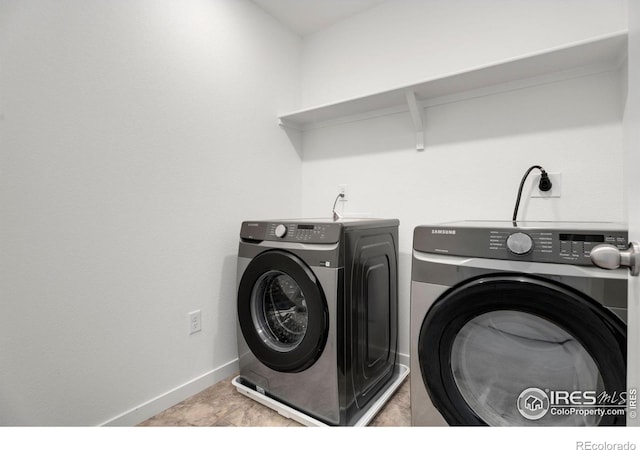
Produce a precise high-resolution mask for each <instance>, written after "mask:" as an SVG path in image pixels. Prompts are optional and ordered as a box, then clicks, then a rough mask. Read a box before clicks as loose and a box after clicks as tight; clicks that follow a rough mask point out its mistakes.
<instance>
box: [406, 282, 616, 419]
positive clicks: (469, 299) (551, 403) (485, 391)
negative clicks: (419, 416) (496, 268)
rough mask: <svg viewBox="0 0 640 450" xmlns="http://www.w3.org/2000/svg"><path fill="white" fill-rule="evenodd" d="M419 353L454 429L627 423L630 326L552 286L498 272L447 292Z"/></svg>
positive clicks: (430, 387)
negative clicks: (456, 427) (628, 329)
mask: <svg viewBox="0 0 640 450" xmlns="http://www.w3.org/2000/svg"><path fill="white" fill-rule="evenodd" d="M418 355H419V364H420V370H421V372H422V378H423V381H424V383H425V386H426V388H427V391H428V392H429V395H430V397H431V399H432V401H433V404H434V406H435V407H436V408H437V409H438V410H439V411H440V413H441V414H442V416H443V417H444V419H445V420H446V421H447V422H448V423H449V424H450V425H490V426H532V425H547V426H549V425H553V426H593V425H624V424H625V408H624V404H625V399H626V372H627V371H626V326H625V325H624V324H623V323H622V321H621V320H620V319H618V318H617V317H616V316H614V315H613V314H612V313H610V312H609V311H607V310H605V309H604V308H603V307H601V306H600V305H598V304H597V303H596V302H595V301H593V300H592V299H590V298H588V297H586V296H584V295H582V294H580V293H579V292H577V291H574V290H573V289H571V288H568V287H564V286H563V285H560V284H558V283H555V282H552V281H550V280H546V279H542V278H537V277H533V276H529V275H521V274H513V275H497V276H486V277H480V278H476V279H472V280H468V281H467V282H464V283H462V284H461V285H458V286H456V287H454V288H452V289H450V290H449V291H447V292H445V293H444V294H443V295H442V296H441V297H440V298H439V299H438V300H437V301H436V302H435V303H434V304H433V306H432V307H431V309H430V310H429V312H428V313H427V316H426V317H425V320H424V321H423V323H422V327H421V330H420V336H419V342H418ZM600 406H605V408H603V409H601V411H603V412H602V413H601V412H599V411H597V409H598V407H600Z"/></svg>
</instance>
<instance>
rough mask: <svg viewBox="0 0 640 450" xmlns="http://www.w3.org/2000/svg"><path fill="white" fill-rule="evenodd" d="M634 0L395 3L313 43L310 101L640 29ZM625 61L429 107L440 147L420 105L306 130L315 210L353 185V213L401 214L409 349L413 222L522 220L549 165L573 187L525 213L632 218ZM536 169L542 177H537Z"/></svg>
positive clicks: (307, 50) (404, 333) (307, 204)
mask: <svg viewBox="0 0 640 450" xmlns="http://www.w3.org/2000/svg"><path fill="white" fill-rule="evenodd" d="M626 26H627V25H626V10H625V4H624V1H610V0H593V1H582V0H581V1H577V0H567V1H562V2H558V1H550V0H549V1H536V2H512V1H503V0H495V1H494V0H491V1H483V2H476V1H473V0H459V1H453V2H452V1H437V0H433V1H427V2H418V1H415V2H413V1H409V2H385V3H383V4H381V5H380V6H378V7H376V8H373V9H371V10H369V11H367V12H365V13H363V14H360V15H358V16H355V17H353V18H352V19H350V20H348V21H345V22H342V23H340V24H338V25H336V26H334V27H332V28H330V29H327V30H324V31H321V32H319V33H316V34H314V35H312V36H310V37H308V38H307V39H305V41H304V47H303V69H302V70H303V77H302V106H303V107H313V106H315V105H321V104H326V103H331V102H335V101H340V100H343V99H346V98H354V97H358V96H362V95H366V94H369V93H372V92H376V91H384V90H388V89H391V88H396V87H399V86H405V85H410V84H413V83H416V82H419V81H422V80H426V79H431V78H437V77H439V76H443V75H446V74H449V73H454V72H459V71H464V70H465V69H469V68H472V67H478V66H482V65H486V64H490V63H493V62H496V61H501V60H505V59H509V58H514V57H518V56H520V55H524V54H530V53H534V52H537V51H541V50H544V49H546V48H550V47H555V46H562V45H566V44H568V43H571V42H575V41H580V40H583V39H590V38H593V37H595V36H600V35H605V34H608V33H615V32H617V31H620V30H624V29H626ZM624 90H625V89H624V81H623V77H622V70H612V71H606V72H602V73H594V74H591V75H588V76H582V77H578V78H573V79H565V80H563V81H560V80H558V81H555V82H550V83H546V84H540V85H536V86H529V87H527V88H522V89H515V90H511V91H504V92H500V93H495V94H493V95H488V96H481V97H476V98H469V99H466V100H461V101H457V102H452V103H446V104H442V105H439V106H433V107H429V108H427V109H426V110H425V123H426V135H425V143H426V149H425V150H424V151H421V152H418V151H416V148H415V132H414V130H413V123H412V120H411V118H410V116H409V114H408V113H398V114H393V115H388V116H384V117H378V118H373V119H368V120H359V121H355V122H351V123H343V124H340V125H334V126H329V127H323V128H316V129H312V130H308V131H306V132H305V133H304V134H303V143H302V149H303V154H304V156H303V166H302V173H303V177H302V179H303V182H302V186H303V209H302V212H303V215H305V216H317V215H325V216H326V215H327V214H329V213H330V211H331V205H332V203H333V200H334V198H335V196H336V194H337V192H338V186H339V185H347V194H348V201H347V202H344V203H342V204H341V205H340V206H339V210H340V211H342V212H343V213H346V214H352V215H372V216H379V217H397V218H399V219H400V222H401V226H400V271H399V276H400V280H399V286H400V302H401V315H400V330H401V335H400V342H399V350H400V352H401V354H403V357H404V358H407V357H408V354H409V342H408V336H409V320H408V312H409V294H410V292H409V286H410V268H411V239H412V232H413V228H414V227H415V226H416V225H419V224H422V223H438V222H445V221H452V220H468V219H485V220H510V218H511V214H512V212H513V207H514V203H515V198H516V193H517V189H518V185H519V183H520V180H521V178H522V176H523V174H524V172H525V171H526V169H527V168H529V167H530V166H531V165H534V164H540V165H542V166H543V167H544V168H545V169H547V170H548V171H549V172H550V173H560V174H561V177H562V180H561V181H562V186H561V188H562V189H561V196H560V197H559V198H529V196H530V194H531V192H532V189H533V187H532V183H531V180H530V182H529V183H528V184H527V185H526V187H525V189H524V194H523V201H522V203H521V206H520V213H519V216H518V217H519V218H521V219H527V220H588V221H621V220H623V218H624V206H623V180H622V173H623V162H622V161H623V152H622V137H621V118H622V110H623V97H624ZM533 175H536V174H535V173H534V174H532V177H531V179H533V178H534V176H533Z"/></svg>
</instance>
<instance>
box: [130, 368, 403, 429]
mask: <svg viewBox="0 0 640 450" xmlns="http://www.w3.org/2000/svg"><path fill="white" fill-rule="evenodd" d="M235 376H236V375H233V376H231V377H229V378H227V379H225V380H222V381H220V382H219V383H216V384H215V385H213V386H211V387H210V388H207V389H205V390H204V391H202V392H200V393H198V394H196V395H194V396H192V397H190V398H188V399H186V400H184V401H183V402H180V403H178V404H177V405H174V406H172V407H171V408H169V409H167V410H165V411H163V412H161V413H160V414H158V415H156V416H154V417H152V418H150V419H148V420H145V421H144V422H142V423H140V424H139V425H138V426H146V427H179V426H202V427H298V426H302V425H300V424H299V423H298V422H295V421H293V420H291V419H287V418H285V417H283V416H281V415H280V414H278V413H277V412H275V411H273V410H272V409H270V408H267V407H266V406H263V405H261V404H260V403H258V402H256V401H254V400H251V399H250V398H247V397H245V396H244V395H242V394H240V393H239V392H238V391H237V390H236V388H235V387H234V386H233V385H232V384H231V380H232V379H233V378H234V377H235ZM410 425H411V410H410V400H409V378H408V377H407V379H406V380H405V381H404V382H403V384H402V385H401V386H400V387H399V388H398V390H397V391H396V392H395V394H394V395H393V396H392V397H391V399H389V402H388V403H387V404H386V405H385V406H384V407H383V408H382V410H380V412H379V413H378V415H377V416H376V417H375V418H374V419H373V420H372V421H371V423H370V424H369V426H374V427H404V426H410Z"/></svg>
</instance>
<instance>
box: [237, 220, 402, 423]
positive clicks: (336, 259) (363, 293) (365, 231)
mask: <svg viewBox="0 0 640 450" xmlns="http://www.w3.org/2000/svg"><path fill="white" fill-rule="evenodd" d="M398 224H399V222H398V220H395V219H391V220H383V219H341V220H338V221H333V220H331V219H300V220H273V221H247V222H243V223H242V227H241V231H240V245H239V253H238V272H237V275H238V297H237V313H238V314H237V319H238V353H239V366H240V374H239V376H238V377H237V379H236V380H235V381H236V383H237V386H241V387H243V388H244V389H243V390H241V392H242V393H245V394H247V393H249V394H251V395H250V396H253V397H254V398H255V399H258V400H259V401H261V402H262V403H264V404H266V405H267V406H270V407H272V408H273V409H275V410H277V411H278V412H280V413H281V414H283V411H288V412H289V413H287V414H283V415H286V416H288V417H291V418H293V419H296V420H298V418H299V416H302V417H304V418H305V420H306V421H303V420H298V421H300V422H301V423H304V424H307V425H309V424H310V423H309V422H308V419H309V418H310V420H312V421H317V423H320V424H326V425H354V424H356V423H358V421H359V420H360V419H361V418H362V417H363V416H364V415H365V414H367V413H368V412H369V411H370V408H371V407H372V405H380V404H381V403H380V399H381V397H382V396H383V395H384V398H385V399H386V398H388V396H389V394H390V391H389V387H390V386H392V385H393V386H396V385H397V379H398V376H399V368H398V364H397V358H396V350H397V339H398V325H397V321H398V298H397V290H398V287H397V259H398ZM239 390H240V389H239ZM254 394H255V395H254ZM261 399H262V400H267V401H266V402H264V401H262V400H261ZM274 405H276V406H274ZM283 408H284V409H283ZM291 413H293V415H291ZM311 424H315V422H314V423H311Z"/></svg>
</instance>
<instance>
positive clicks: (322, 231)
mask: <svg viewBox="0 0 640 450" xmlns="http://www.w3.org/2000/svg"><path fill="white" fill-rule="evenodd" d="M399 223H400V222H399V221H398V219H373V218H348V219H339V220H336V221H334V220H333V219H332V218H307V219H305V218H301V219H272V220H255V221H244V222H242V227H241V229H240V238H241V239H249V240H254V241H283V242H298V243H303V244H331V243H336V242H338V241H339V240H340V236H341V234H342V230H347V229H355V228H382V227H397V226H398V225H399Z"/></svg>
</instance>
